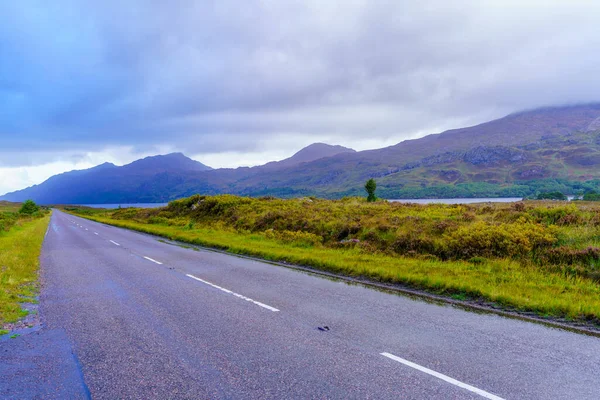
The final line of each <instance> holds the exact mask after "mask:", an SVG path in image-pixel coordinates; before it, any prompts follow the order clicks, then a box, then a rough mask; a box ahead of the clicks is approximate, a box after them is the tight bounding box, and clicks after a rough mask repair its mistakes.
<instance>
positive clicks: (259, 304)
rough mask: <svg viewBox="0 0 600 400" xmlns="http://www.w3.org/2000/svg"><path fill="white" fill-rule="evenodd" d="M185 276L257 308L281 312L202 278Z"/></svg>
mask: <svg viewBox="0 0 600 400" xmlns="http://www.w3.org/2000/svg"><path fill="white" fill-rule="evenodd" d="M185 276H187V277H189V278H192V279H195V280H197V281H199V282H202V283H205V284H207V285H208V286H212V287H214V288H215V289H219V290H221V291H223V292H225V293H229V294H232V295H234V296H235V297H239V298H240V299H242V300H246V301H249V302H250V303H254V304H256V305H257V306H260V307H262V308H266V309H267V310H271V311H273V312H277V311H279V310H278V309H276V308H275V307H271V306H268V305H266V304H264V303H261V302H259V301H256V300H252V299H251V298H249V297H246V296H242V295H241V294H238V293H235V292H232V291H231V290H229V289H225V288H222V287H221V286H217V285H215V284H214V283H210V282H208V281H205V280H204V279H200V278H198V277H197V276H194V275H190V274H186V275H185Z"/></svg>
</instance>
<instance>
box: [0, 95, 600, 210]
mask: <svg viewBox="0 0 600 400" xmlns="http://www.w3.org/2000/svg"><path fill="white" fill-rule="evenodd" d="M596 124H597V125H598V128H599V129H596ZM148 160H150V161H155V163H153V165H154V167H155V168H154V167H153V168H147V167H145V163H147V162H148ZM165 160H166V161H169V160H172V161H173V163H172V165H170V166H169V168H165V166H164V165H162V164H161V162H163V161H165ZM598 166H600V103H592V104H585V105H579V106H567V107H545V108H542V109H536V110H531V111H524V112H519V113H513V114H510V115H507V116H505V117H503V118H499V119H497V120H493V121H488V122H485V123H482V124H478V125H475V126H472V127H467V128H459V129H451V130H448V131H445V132H442V133H439V134H432V135H427V136H425V137H423V138H420V139H412V140H405V141H402V142H400V143H398V144H396V145H393V146H389V147H385V148H382V149H376V150H366V151H359V152H356V151H354V150H352V149H348V148H345V147H342V146H332V145H326V144H323V143H314V144H312V145H310V146H307V147H305V148H303V149H301V150H300V151H298V152H297V153H295V154H294V155H293V156H291V157H289V158H287V159H284V160H281V161H276V162H270V163H266V164H264V165H261V166H256V167H251V168H248V167H243V168H236V169H210V167H207V166H205V165H204V164H202V163H199V162H197V161H194V160H191V159H189V158H187V157H186V156H184V155H183V154H181V153H172V154H168V155H163V156H152V157H147V158H145V159H142V160H136V161H134V162H132V163H130V164H127V165H125V166H122V167H117V166H113V167H110V166H107V167H105V168H100V169H99V170H95V171H93V172H91V173H86V172H83V175H87V179H91V178H92V177H93V180H94V185H93V186H90V185H87V188H86V185H85V184H83V183H82V182H81V181H83V180H84V179H82V178H76V177H74V178H76V179H74V182H72V185H75V184H76V183H79V186H81V185H83V187H79V186H77V187H75V188H73V189H69V187H68V186H69V185H66V186H65V187H62V188H61V190H62V191H63V194H64V193H68V194H69V195H68V196H65V195H63V196H62V197H61V196H56V195H54V194H53V193H52V190H51V188H49V187H45V188H44V190H41V189H40V188H39V186H44V184H45V183H46V182H44V183H42V184H40V185H36V186H34V187H31V188H27V189H24V190H21V191H17V192H13V193H9V194H6V195H5V196H1V197H0V198H1V199H6V200H23V199H24V197H27V198H29V197H32V198H34V200H36V201H39V200H41V201H39V202H41V203H80V202H84V203H94V202H99V203H119V202H120V203H125V202H164V201H169V200H173V199H175V198H178V197H183V196H187V195H191V194H194V193H204V194H218V193H232V194H239V195H250V196H262V195H275V196H281V197H290V196H305V195H317V196H324V197H342V196H347V195H362V192H363V190H362V186H363V185H364V182H365V181H366V180H367V179H369V178H376V179H378V186H379V193H380V195H381V196H384V197H388V198H389V197H392V198H393V197H407V196H409V197H410V196H417V197H422V196H436V197H439V196H444V194H448V193H450V194H452V193H456V194H460V195H461V196H465V195H467V197H469V196H471V195H473V196H475V195H477V194H481V193H483V192H485V193H488V194H494V195H499V194H500V195H508V196H510V197H512V196H515V195H527V194H531V193H532V192H534V191H536V190H539V189H540V188H544V187H546V188H550V187H551V188H556V187H559V188H563V189H564V190H571V191H574V190H579V189H577V188H580V189H581V188H585V190H587V188H588V186H585V185H584V184H583V183H584V182H586V181H594V180H598V179H600V169H599V168H597V167H598ZM95 168H98V166H97V167H95ZM123 168H125V170H124V171H126V172H127V171H133V172H131V173H130V174H120V175H119V174H116V172H117V171H123V170H122V169H123ZM89 174H91V175H89ZM61 175H64V174H61ZM61 175H57V176H61ZM125 175H127V176H125ZM67 177H71V175H67ZM53 178H55V177H52V178H50V179H53ZM133 178H137V179H135V180H134V179H133ZM50 179H49V181H50ZM61 180H62V181H65V180H68V179H66V178H65V177H64V176H63V178H61ZM77 180H79V182H77ZM548 180H550V181H552V182H550V181H548ZM546 181H548V182H546ZM561 185H562V186H561ZM593 185H595V183H594V184H593ZM593 185H592V186H593ZM46 186H47V185H46ZM593 187H595V186H593ZM36 188H37V189H36ZM34 189H35V190H34ZM53 189H54V190H55V189H56V188H53ZM582 190H583V189H582ZM36 196H37V197H38V198H39V200H38V199H36ZM58 200H68V201H58ZM84 200H86V201H84Z"/></svg>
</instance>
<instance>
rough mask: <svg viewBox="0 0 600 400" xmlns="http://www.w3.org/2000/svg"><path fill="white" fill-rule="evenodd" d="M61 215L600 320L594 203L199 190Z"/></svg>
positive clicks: (542, 312) (457, 295)
mask: <svg viewBox="0 0 600 400" xmlns="http://www.w3.org/2000/svg"><path fill="white" fill-rule="evenodd" d="M69 211H71V212H73V213H76V214H78V215H81V216H85V217H87V218H90V219H93V220H96V221H100V222H105V223H109V224H112V225H116V226H121V227H125V228H131V229H135V230H138V231H142V232H147V233H152V234H156V235H161V236H164V237H167V238H170V239H174V240H179V241H183V242H188V243H194V244H199V245H203V246H209V247H215V248H219V249H224V250H227V251H230V252H233V253H239V254H248V255H253V256H257V257H261V258H265V259H268V260H276V261H284V262H290V263H295V264H301V265H307V266H311V267H314V268H318V269H322V270H325V271H330V272H334V273H339V274H345V275H348V276H353V277H361V278H366V279H370V280H373V281H379V282H388V283H401V284H404V285H409V286H412V287H417V288H420V289H424V290H428V291H430V292H433V293H436V294H443V295H447V296H448V297H453V298H461V299H462V298H468V299H475V300H477V301H484V302H493V303H495V304H497V305H501V306H504V307H507V308H511V309H516V310H520V311H528V312H531V311H533V312H537V313H539V314H540V315H551V316H553V317H563V318H569V319H572V320H580V321H582V320H584V321H587V322H591V323H596V324H598V323H599V322H600V284H599V281H600V274H599V273H598V271H599V268H598V266H599V265H600V259H599V258H598V257H600V250H598V247H600V243H598V241H599V239H598V238H599V237H600V235H599V234H600V227H599V224H598V223H597V221H598V220H599V215H600V206H599V205H596V204H595V203H591V202H582V201H580V202H577V203H576V204H570V205H565V203H561V202H555V201H524V202H518V203H513V204H499V203H496V204H477V205H443V204H429V205H420V204H401V203H389V202H386V201H374V202H369V201H367V200H365V199H360V198H345V199H342V200H323V199H317V198H300V199H289V200H283V199H276V198H273V197H265V198H247V197H237V196H231V195H221V196H212V197H211V196H200V195H195V196H192V197H189V198H185V199H181V200H176V201H173V202H171V203H169V205H168V206H167V207H164V208H159V209H133V208H130V209H121V210H94V209H84V208H82V209H76V208H71V209H69Z"/></svg>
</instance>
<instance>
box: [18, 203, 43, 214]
mask: <svg viewBox="0 0 600 400" xmlns="http://www.w3.org/2000/svg"><path fill="white" fill-rule="evenodd" d="M38 211H40V207H39V206H38V205H37V204H35V203H34V202H33V200H27V201H25V203H23V205H22V206H21V209H20V210H19V213H20V214H27V215H31V214H33V213H36V212H38Z"/></svg>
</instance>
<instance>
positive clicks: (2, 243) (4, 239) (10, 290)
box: [0, 207, 50, 334]
mask: <svg viewBox="0 0 600 400" xmlns="http://www.w3.org/2000/svg"><path fill="white" fill-rule="evenodd" d="M0 216H1V217H0V223H1V222H2V221H5V224H4V225H3V227H1V229H0V334H3V333H6V331H4V330H3V329H2V326H3V325H4V324H5V323H9V322H15V321H17V320H18V319H19V318H22V317H24V316H25V315H26V312H25V311H23V310H22V309H21V306H20V303H23V302H27V301H33V300H34V299H35V296H36V295H37V290H38V286H37V277H38V274H37V272H38V267H39V255H40V251H41V248H42V242H43V240H44V234H45V232H46V228H47V226H48V222H49V220H50V214H49V213H47V212H42V213H39V214H37V215H36V216H23V215H19V214H18V213H17V212H16V210H15V209H10V210H9V209H8V207H5V208H3V209H2V210H0ZM7 221H9V222H7Z"/></svg>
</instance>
